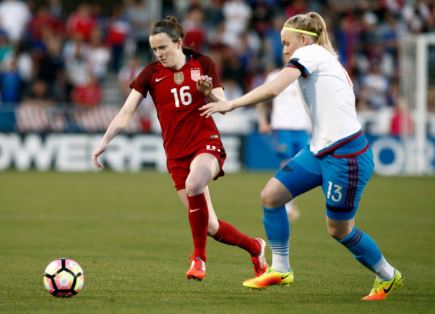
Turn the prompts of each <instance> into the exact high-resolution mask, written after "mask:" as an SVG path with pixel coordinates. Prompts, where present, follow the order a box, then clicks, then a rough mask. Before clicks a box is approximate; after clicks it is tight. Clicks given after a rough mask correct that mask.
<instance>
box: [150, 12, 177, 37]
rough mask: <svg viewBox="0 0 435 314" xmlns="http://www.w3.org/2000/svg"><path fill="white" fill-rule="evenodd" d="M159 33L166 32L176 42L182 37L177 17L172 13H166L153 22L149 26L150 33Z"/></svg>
mask: <svg viewBox="0 0 435 314" xmlns="http://www.w3.org/2000/svg"><path fill="white" fill-rule="evenodd" d="M159 33H165V34H167V35H168V36H169V37H170V38H171V39H172V41H173V42H177V41H179V40H180V39H181V40H182V39H183V38H184V32H183V27H181V24H180V23H179V22H178V20H177V18H176V17H175V16H172V15H168V16H167V17H165V18H164V19H163V20H160V21H158V22H156V23H154V25H153V27H152V28H151V35H156V34H159Z"/></svg>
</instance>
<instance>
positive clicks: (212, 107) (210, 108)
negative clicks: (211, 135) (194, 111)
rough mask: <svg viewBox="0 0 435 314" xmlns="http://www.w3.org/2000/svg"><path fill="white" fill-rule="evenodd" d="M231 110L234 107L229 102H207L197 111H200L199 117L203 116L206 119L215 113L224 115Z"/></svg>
mask: <svg viewBox="0 0 435 314" xmlns="http://www.w3.org/2000/svg"><path fill="white" fill-rule="evenodd" d="M233 109H234V106H233V104H232V103H231V102H230V101H217V102H209V103H208V104H205V105H204V106H202V107H200V108H199V110H201V111H202V113H201V116H205V117H206V118H208V117H210V116H211V115H212V114H213V113H215V112H220V113H225V112H228V111H231V110H233Z"/></svg>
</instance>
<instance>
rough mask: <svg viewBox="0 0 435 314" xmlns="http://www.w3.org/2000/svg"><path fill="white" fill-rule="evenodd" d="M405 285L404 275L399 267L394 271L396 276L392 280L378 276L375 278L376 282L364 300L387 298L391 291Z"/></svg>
mask: <svg viewBox="0 0 435 314" xmlns="http://www.w3.org/2000/svg"><path fill="white" fill-rule="evenodd" d="M401 285H403V276H402V274H401V273H400V271H398V270H397V269H396V270H395V271H394V277H393V279H391V280H387V281H382V280H379V279H378V278H376V279H375V284H374V285H373V288H372V290H371V291H370V293H369V294H368V295H366V296H365V297H364V298H362V300H364V301H381V300H385V299H386V298H387V297H388V296H389V295H390V293H391V292H392V291H393V290H395V289H396V288H398V287H400V286H401Z"/></svg>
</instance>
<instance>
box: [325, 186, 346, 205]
mask: <svg viewBox="0 0 435 314" xmlns="http://www.w3.org/2000/svg"><path fill="white" fill-rule="evenodd" d="M342 190H343V187H342V186H341V185H338V184H335V183H333V182H332V181H328V192H327V193H326V198H327V199H329V200H332V201H334V202H337V203H338V202H340V201H341V199H342V198H343V192H342Z"/></svg>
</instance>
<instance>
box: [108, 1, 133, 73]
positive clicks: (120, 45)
mask: <svg viewBox="0 0 435 314" xmlns="http://www.w3.org/2000/svg"><path fill="white" fill-rule="evenodd" d="M129 32H130V25H129V24H128V20H127V19H126V17H125V15H124V8H123V6H122V5H116V6H114V7H113V9H112V16H111V17H110V20H109V25H108V26H107V43H108V44H109V47H110V49H111V61H112V70H113V71H114V72H115V73H118V72H119V70H120V69H121V65H122V62H123V59H124V50H125V44H126V42H127V37H128V35H129Z"/></svg>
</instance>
